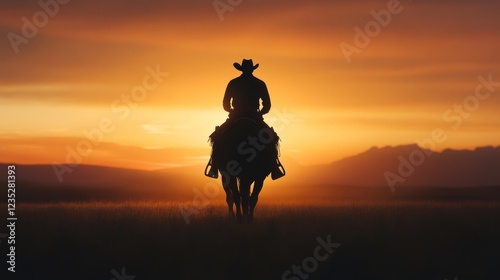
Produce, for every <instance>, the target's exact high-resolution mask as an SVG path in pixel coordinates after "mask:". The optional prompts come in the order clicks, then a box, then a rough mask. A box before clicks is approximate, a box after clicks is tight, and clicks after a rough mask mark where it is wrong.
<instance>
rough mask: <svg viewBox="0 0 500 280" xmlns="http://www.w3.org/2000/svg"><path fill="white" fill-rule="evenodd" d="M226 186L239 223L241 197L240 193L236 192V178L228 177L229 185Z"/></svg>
mask: <svg viewBox="0 0 500 280" xmlns="http://www.w3.org/2000/svg"><path fill="white" fill-rule="evenodd" d="M228 186H229V188H230V190H231V193H232V195H233V202H234V205H235V206H236V219H237V220H238V222H241V207H240V205H241V195H240V192H239V191H238V182H237V181H236V177H234V176H230V177H229V183H228Z"/></svg>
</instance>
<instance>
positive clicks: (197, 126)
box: [0, 0, 500, 169]
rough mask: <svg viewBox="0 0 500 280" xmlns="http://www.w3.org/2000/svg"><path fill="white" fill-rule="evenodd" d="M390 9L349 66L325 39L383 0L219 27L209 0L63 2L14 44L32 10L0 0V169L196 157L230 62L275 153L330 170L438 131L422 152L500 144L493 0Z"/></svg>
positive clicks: (280, 5)
mask: <svg viewBox="0 0 500 280" xmlns="http://www.w3.org/2000/svg"><path fill="white" fill-rule="evenodd" d="M61 2H63V1H61ZM397 2H398V3H399V4H398V5H399V6H398V7H400V12H399V13H397V14H392V15H391V18H390V20H388V21H387V24H386V26H381V25H380V24H379V25H378V26H379V27H380V30H379V32H376V33H377V34H376V35H374V36H371V37H369V42H368V43H367V44H366V46H363V47H360V46H358V47H357V49H358V50H359V51H358V52H355V53H352V55H351V56H350V57H349V59H347V57H346V56H345V55H344V53H343V52H342V49H341V48H340V47H339V45H340V44H341V43H342V42H344V43H347V44H349V45H352V46H354V47H356V34H357V33H356V29H355V27H359V28H360V29H361V30H365V26H366V25H367V23H369V22H374V21H376V19H375V18H374V16H373V13H378V12H379V11H382V10H385V9H387V7H388V4H389V3H392V4H395V3H396V2H395V1H386V0H384V1H356V3H354V2H352V1H319V0H318V1H263V0H259V1H242V3H241V4H239V5H237V6H235V7H233V10H231V11H226V12H224V13H223V14H222V19H223V20H221V17H220V16H221V14H220V13H219V14H218V12H217V10H216V9H215V8H214V6H213V5H212V3H211V2H210V1H140V2H139V1H115V0H111V1H101V2H97V1H78V0H73V1H69V2H68V3H67V4H60V5H59V7H58V11H57V13H55V14H54V15H53V16H50V17H49V18H48V21H47V23H46V24H44V25H40V26H39V27H37V32H36V34H35V35H34V36H32V38H28V39H25V40H26V41H24V42H23V43H18V44H13V43H12V39H9V38H11V37H9V36H12V35H9V34H11V33H15V34H18V35H19V36H23V25H24V24H25V22H24V21H23V17H26V18H27V19H28V20H29V21H30V22H33V15H34V14H35V13H37V12H39V11H44V10H43V9H42V7H41V6H40V5H39V4H37V3H36V2H35V1H31V2H30V3H29V4H27V3H24V2H18V1H6V2H2V4H0V18H1V19H0V25H1V27H2V35H3V36H2V38H3V39H2V40H1V41H0V50H1V51H0V56H1V59H2V63H1V65H0V118H1V119H2V122H1V123H0V143H1V145H0V162H15V163H30V164H33V163H45V164H51V163H68V159H69V161H72V160H73V161H74V160H75V158H74V157H71V156H69V154H71V153H73V152H74V151H76V152H77V153H79V156H80V157H81V162H80V163H84V164H98V165H107V166H120V167H129V168H137V169H156V168H165V167H173V166H184V165H194V164H202V163H205V162H206V161H207V160H208V157H209V154H210V147H209V145H208V143H207V139H208V136H209V135H210V133H211V132H212V131H213V129H214V127H215V126H216V125H220V124H221V123H222V122H223V121H224V120H225V118H226V117H227V115H226V113H225V112H224V111H223V109H222V97H223V94H224V90H225V88H226V85H227V83H228V82H229V80H230V79H232V78H234V77H236V76H238V75H239V73H240V72H239V71H237V70H236V69H234V68H233V66H232V64H233V62H241V60H242V59H243V58H252V59H253V60H254V62H255V63H259V64H260V67H259V68H258V69H257V70H256V71H255V73H254V74H255V76H257V77H258V78H260V79H262V80H264V81H265V82H266V83H267V86H268V89H269V93H270V95H271V100H272V109H271V111H270V113H269V114H268V115H266V116H265V120H266V121H267V122H268V123H269V124H270V125H271V126H273V127H274V128H275V129H276V130H277V131H278V133H279V135H280V136H281V139H282V143H281V152H282V154H283V157H285V158H286V159H291V160H294V161H296V162H299V163H301V164H309V165H310V164H319V163H329V162H332V161H335V160H338V159H341V158H343V157H346V156H350V155H353V154H356V153H359V152H362V151H364V150H367V149H369V148H370V147H372V146H386V145H400V144H409V143H415V142H419V141H423V140H424V139H426V138H429V137H430V136H431V133H432V131H433V130H434V129H436V128H440V129H443V130H444V132H445V136H446V140H445V141H444V142H443V143H438V144H436V146H435V149H436V150H443V149H446V148H457V149H471V148H474V147H477V146H486V145H500V118H499V110H498V108H500V96H499V95H500V71H499V70H500V69H499V67H498V66H499V65H500V55H499V52H498V50H499V49H500V37H499V36H498V35H497V33H498V27H499V26H500V18H499V17H498V11H499V8H500V3H498V2H495V1H486V0H481V1H460V2H457V1H440V2H439V4H437V3H435V2H434V1H411V2H410V1H401V2H399V1H397ZM371 11H374V12H373V13H372V12H371ZM24 29H26V28H24ZM16 51H17V53H16ZM349 60H350V63H349V62H348V61H349ZM83 142H85V143H83ZM82 143H83V144H82ZM79 149H80V152H79ZM81 151H84V153H83V154H82V152H81ZM73 163H74V162H73Z"/></svg>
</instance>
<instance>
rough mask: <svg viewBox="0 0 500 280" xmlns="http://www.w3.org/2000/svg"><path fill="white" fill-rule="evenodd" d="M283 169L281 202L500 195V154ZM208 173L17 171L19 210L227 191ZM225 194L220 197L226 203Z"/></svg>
mask: <svg viewBox="0 0 500 280" xmlns="http://www.w3.org/2000/svg"><path fill="white" fill-rule="evenodd" d="M283 164H284V165H285V168H286V169H287V171H288V173H287V175H286V176H285V177H283V178H282V179H279V180H277V181H273V182H272V183H266V186H268V187H272V188H278V190H279V191H280V194H282V195H283V196H290V197H293V196H294V195H296V194H298V193H303V191H304V189H306V190H307V193H308V194H309V195H310V196H311V197H320V198H327V197H339V196H342V195H344V196H357V195H361V194H363V195H364V196H367V195H368V196H376V195H377V193H376V192H378V193H382V194H383V195H388V194H391V191H390V189H391V190H393V191H394V190H400V192H399V193H398V195H401V193H402V192H401V190H402V189H408V188H409V187H413V189H419V190H421V191H419V193H420V194H423V193H426V194H427V195H431V194H430V193H429V192H428V191H429V190H428V189H443V188H452V189H455V190H456V188H457V187H460V188H478V187H487V189H488V192H490V190H491V189H492V188H493V189H498V190H500V147H480V148H476V149H474V150H449V149H448V150H444V151H442V152H439V153H438V152H431V151H429V150H426V149H423V148H421V147H419V146H417V145H402V146H395V147H390V146H387V147H382V148H377V147H373V148H371V149H369V150H367V151H365V152H363V153H360V154H358V155H354V156H352V157H347V158H344V159H341V160H339V161H335V162H332V163H331V164H326V165H316V166H301V165H300V164H297V163H295V162H294V161H293V160H289V159H286V158H285V159H284V160H283ZM6 166H7V165H6V164H0V169H1V170H7V167H6ZM203 170H204V166H189V167H181V168H169V169H164V170H157V171H141V170H131V169H122V168H113V167H102V166H88V165H81V166H77V167H76V168H74V169H73V172H71V173H66V174H64V177H63V178H64V180H63V181H62V182H59V180H58V179H57V177H56V175H55V173H54V170H53V167H52V166H51V165H17V168H16V181H17V185H18V187H17V194H16V197H17V198H18V202H20V201H81V200H132V199H151V200H162V199H177V200H191V199H193V197H194V196H195V192H194V189H199V190H203V188H204V186H205V185H206V184H207V183H217V184H219V185H220V183H219V181H215V180H213V179H210V178H206V177H204V176H203ZM5 181H6V176H4V177H3V178H0V183H2V184H3V183H4V182H5ZM269 181H271V180H270V179H269ZM424 188H425V189H426V190H425V191H423V189H424ZM375 190H376V191H375ZM483 190H484V188H483ZM445 193H448V191H446V192H445ZM461 193H462V194H466V195H473V194H471V193H469V192H464V191H461ZM223 194H224V192H223V191H220V192H219V196H221V197H222V196H223ZM0 197H2V198H5V197H6V192H2V193H0ZM4 201H5V200H4Z"/></svg>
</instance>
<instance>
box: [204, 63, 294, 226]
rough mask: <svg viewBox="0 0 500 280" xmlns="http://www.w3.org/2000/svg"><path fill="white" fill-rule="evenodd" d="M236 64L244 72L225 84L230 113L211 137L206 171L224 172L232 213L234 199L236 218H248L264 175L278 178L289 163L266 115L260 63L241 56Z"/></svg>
mask: <svg viewBox="0 0 500 280" xmlns="http://www.w3.org/2000/svg"><path fill="white" fill-rule="evenodd" d="M233 65H234V67H235V68H236V69H238V70H239V71H241V72H242V74H241V75H240V76H239V77H237V78H234V79H233V80H231V81H230V82H229V84H228V85H227V88H226V92H225V94H224V98H223V100H222V106H223V108H224V110H225V111H227V112H228V113H229V117H228V118H227V120H226V121H225V122H224V123H223V124H221V125H220V126H217V127H216V129H215V131H214V132H213V133H212V134H211V135H210V137H209V140H210V143H211V145H212V154H211V157H210V160H209V162H208V164H207V167H206V168H205V175H206V176H208V177H211V178H218V176H219V173H220V174H221V176H222V186H223V187H224V191H225V192H226V202H227V206H228V211H229V214H230V215H231V216H234V210H233V204H234V205H235V206H236V218H237V221H238V222H241V221H242V220H246V221H249V222H250V221H252V220H253V212H254V209H255V206H256V205H257V201H258V197H259V193H260V191H261V190H262V186H263V184H264V180H265V178H266V177H267V176H268V175H269V174H271V178H272V179H273V180H275V179H278V178H280V177H282V176H284V175H285V169H284V168H283V166H282V165H281V163H280V161H279V158H278V157H279V147H278V143H279V137H278V135H277V134H276V132H275V131H274V130H273V128H272V127H270V126H269V125H267V124H266V123H265V122H264V118H263V115H264V114H267V113H268V112H269V110H270V109H271V99H270V97H269V92H268V91H267V86H266V84H265V83H264V82H263V81H262V80H260V79H258V78H256V77H255V76H254V75H253V71H254V70H255V69H257V67H259V64H256V65H254V64H253V61H252V60H251V59H249V60H247V59H243V61H242V63H241V64H239V63H236V62H235V63H234V64H233ZM261 101H262V107H261ZM252 184H253V190H252V192H251V194H250V189H251V185H252Z"/></svg>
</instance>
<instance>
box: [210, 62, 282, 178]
mask: <svg viewBox="0 0 500 280" xmlns="http://www.w3.org/2000/svg"><path fill="white" fill-rule="evenodd" d="M233 66H234V67H235V68H236V69H238V70H240V71H241V72H242V74H241V75H240V76H239V77H237V78H234V79H232V80H231V81H230V82H229V84H228V85H227V88H226V92H225V94H224V98H223V100H222V107H223V108H224V110H225V111H227V112H229V118H228V119H227V120H226V121H225V122H224V123H223V124H222V125H221V126H217V127H216V129H215V131H214V132H213V133H212V134H211V135H210V137H209V139H210V142H211V143H212V144H214V143H216V142H217V141H218V139H220V137H221V136H222V135H223V134H224V132H225V131H227V130H228V129H229V128H230V127H232V126H233V125H234V124H235V122H236V121H237V120H239V119H245V118H246V119H251V120H253V121H255V124H256V125H257V126H258V127H261V129H262V131H263V133H262V135H264V134H266V133H269V134H271V138H270V141H271V142H272V143H271V142H268V144H273V145H275V146H276V149H275V151H276V155H275V159H271V160H272V161H273V170H272V174H271V175H272V178H273V179H277V178H280V177H282V176H284V175H285V173H284V168H283V166H282V165H281V163H280V162H279V159H278V151H277V147H278V141H279V137H278V135H277V134H276V132H274V130H273V129H272V128H271V127H269V126H268V125H267V124H266V123H265V122H264V118H263V117H262V116H263V115H264V114H267V113H268V112H269V110H270V109H271V99H270V98H269V92H268V91H267V86H266V84H265V83H264V82H263V81H261V80H260V79H258V78H256V77H255V76H254V75H253V71H254V70H255V69H257V67H259V64H256V65H253V61H252V60H251V59H243V61H242V63H241V64H239V63H236V62H235V63H234V64H233ZM261 101H262V108H261ZM262 135H261V136H262ZM264 142H267V140H264ZM243 144H245V143H243ZM239 147H240V148H241V146H239ZM258 147H259V149H262V148H261V146H258ZM216 151H220V149H218V150H217V149H215V147H214V149H213V150H212V157H211V158H210V161H209V163H208V164H207V167H206V168H205V175H207V176H208V177H212V178H217V177H218V170H219V168H221V166H219V165H220V164H221V163H220V162H219V161H218V160H217V157H214V156H213V153H214V152H216ZM245 151H246V150H245ZM280 168H281V169H280Z"/></svg>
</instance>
